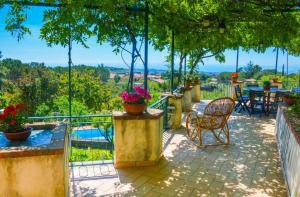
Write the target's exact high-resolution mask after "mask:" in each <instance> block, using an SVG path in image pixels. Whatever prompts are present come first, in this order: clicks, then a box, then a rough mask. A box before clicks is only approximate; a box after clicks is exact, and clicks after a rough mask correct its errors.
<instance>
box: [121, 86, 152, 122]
mask: <svg viewBox="0 0 300 197" xmlns="http://www.w3.org/2000/svg"><path fill="white" fill-rule="evenodd" d="M121 98H122V100H123V107H124V110H125V111H126V113H127V114H130V115H134V116H137V115H142V114H143V113H144V111H145V110H146V109H147V104H146V100H151V95H150V94H149V92H148V91H147V90H145V89H144V88H143V87H141V86H135V87H134V88H133V90H132V91H123V92H122V93H121Z"/></svg>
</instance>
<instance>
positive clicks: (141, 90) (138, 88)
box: [133, 86, 147, 96]
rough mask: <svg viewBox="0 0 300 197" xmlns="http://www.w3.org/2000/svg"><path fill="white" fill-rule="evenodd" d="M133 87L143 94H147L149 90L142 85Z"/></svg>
mask: <svg viewBox="0 0 300 197" xmlns="http://www.w3.org/2000/svg"><path fill="white" fill-rule="evenodd" d="M133 89H134V91H136V93H138V94H139V95H141V96H145V94H146V93H147V91H146V90H145V89H144V88H142V87H141V86H135V87H134V88H133Z"/></svg>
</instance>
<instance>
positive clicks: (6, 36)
mask: <svg viewBox="0 0 300 197" xmlns="http://www.w3.org/2000/svg"><path fill="white" fill-rule="evenodd" d="M8 10H9V8H8V7H7V6H6V7H4V8H2V9H0V43H1V44H0V51H2V54H3V56H4V58H14V59H20V60H22V61H23V62H44V63H45V64H46V65H49V66H54V65H63V66H64V65H66V64H67V49H66V48H63V47H60V46H54V47H52V48H50V47H48V46H47V45H46V43H45V41H43V40H41V39H40V38H39V29H40V27H41V26H42V24H43V9H41V8H37V7H35V8H31V9H28V15H27V17H28V20H27V21H26V23H25V24H26V26H27V27H29V28H30V29H31V32H32V33H31V35H26V36H25V39H23V40H21V41H20V42H18V41H17V39H16V38H15V37H13V36H12V35H11V34H10V32H7V31H6V30H5V29H4V27H5V24H4V21H5V15H6V13H7V11H8ZM88 45H89V48H84V47H82V46H79V45H76V44H74V46H73V62H74V64H88V65H97V64H101V63H103V64H105V65H109V66H125V65H124V63H123V61H122V58H121V55H120V54H115V53H114V52H113V51H112V50H113V48H112V47H111V46H110V45H109V44H108V43H105V44H103V45H101V46H100V45H99V44H97V43H96V41H95V39H94V38H91V39H90V40H89V41H88ZM166 56H167V51H162V52H161V51H155V50H154V49H153V47H151V46H150V49H149V67H150V68H162V69H165V68H166V67H164V66H163V65H166V62H165V59H166ZM225 56H226V62H225V63H223V64H220V63H218V62H216V61H215V60H214V58H209V59H206V60H205V65H204V66H200V70H201V71H208V72H221V71H234V70H235V62H236V51H232V50H227V51H226V52H225ZM125 59H126V61H127V62H128V63H129V62H130V57H129V55H125ZM249 61H253V62H254V63H255V64H259V65H261V66H262V67H264V68H274V65H275V52H273V49H268V50H267V51H266V52H265V53H264V54H257V53H255V52H253V51H250V52H249V53H247V52H244V51H240V58H239V65H240V66H243V65H246V64H247V63H248V62H249ZM176 63H177V61H176ZM137 64H138V67H139V65H141V62H137ZM283 64H286V56H285V55H283V54H282V53H280V55H279V64H278V65H279V67H280V68H281V66H282V65H283ZM289 66H290V68H289V70H290V71H291V72H297V71H298V70H299V69H300V57H293V56H289Z"/></svg>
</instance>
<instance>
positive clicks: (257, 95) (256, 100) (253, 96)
mask: <svg viewBox="0 0 300 197" xmlns="http://www.w3.org/2000/svg"><path fill="white" fill-rule="evenodd" d="M249 95H250V108H251V114H255V113H258V114H259V115H260V116H261V115H262V113H263V112H265V101H266V95H265V93H264V92H263V91H255V90H250V91H249Z"/></svg>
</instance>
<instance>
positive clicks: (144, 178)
mask: <svg viewBox="0 0 300 197" xmlns="http://www.w3.org/2000/svg"><path fill="white" fill-rule="evenodd" d="M206 103H207V102H200V103H197V104H195V105H194V108H196V109H198V108H201V105H202V106H203V105H205V104H206ZM202 108H203V107H202ZM202 111H203V109H202ZM184 119H185V117H183V123H185V121H184ZM229 127H230V130H231V134H230V138H231V145H229V146H209V147H206V148H202V149H199V148H198V147H197V146H195V145H194V144H193V143H191V141H190V140H189V138H188V137H187V135H186V129H185V124H183V125H182V127H181V128H179V129H176V130H170V131H167V132H165V133H164V150H163V155H164V156H163V158H162V159H161V160H160V161H159V163H158V164H157V165H155V166H151V167H140V168H126V169H115V168H114V166H113V164H102V165H99V163H90V164H89V165H84V166H81V165H80V166H74V167H71V169H70V177H71V178H70V187H71V188H70V191H71V192H70V195H71V196H98V195H125V196H286V193H287V191H286V187H285V183H284V177H283V174H282V170H281V164H280V160H279V156H278V149H277V144H276V139H275V131H274V130H275V119H274V118H273V117H263V118H260V117H258V116H253V117H249V116H248V115H245V114H237V113H235V114H233V115H232V117H231V118H230V120H229ZM204 141H206V142H211V143H213V142H214V141H215V140H214V138H213V136H212V135H210V133H206V134H205V137H204Z"/></svg>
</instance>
